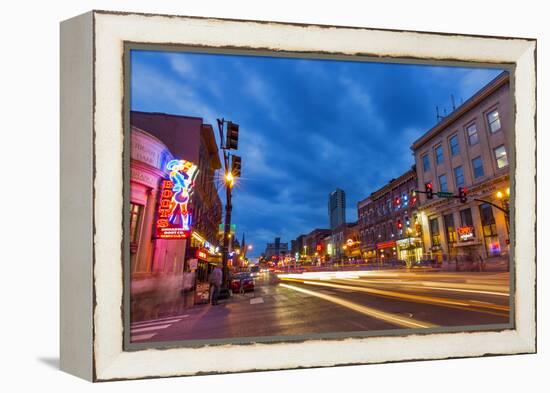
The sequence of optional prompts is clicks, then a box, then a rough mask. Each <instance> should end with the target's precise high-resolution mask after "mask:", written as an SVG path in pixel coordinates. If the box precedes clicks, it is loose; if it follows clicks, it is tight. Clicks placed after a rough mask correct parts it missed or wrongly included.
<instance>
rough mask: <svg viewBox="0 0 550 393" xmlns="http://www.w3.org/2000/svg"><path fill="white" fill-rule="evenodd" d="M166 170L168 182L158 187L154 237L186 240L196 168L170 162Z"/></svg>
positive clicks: (173, 161) (189, 164)
mask: <svg viewBox="0 0 550 393" xmlns="http://www.w3.org/2000/svg"><path fill="white" fill-rule="evenodd" d="M166 169H168V170H169V171H170V180H163V181H162V183H161V187H160V196H159V207H158V211H157V213H158V214H157V222H156V237H157V238H160V239H186V238H188V237H189V233H190V231H191V225H192V218H193V216H192V213H191V211H190V210H189V208H188V204H189V200H190V198H191V194H192V192H193V186H194V180H195V177H196V175H197V172H198V167H197V166H196V165H195V164H193V163H192V162H191V161H186V160H172V161H169V162H168V163H167V164H166Z"/></svg>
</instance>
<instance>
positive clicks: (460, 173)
mask: <svg viewBox="0 0 550 393" xmlns="http://www.w3.org/2000/svg"><path fill="white" fill-rule="evenodd" d="M453 171H454V174H455V184H456V186H457V187H462V186H463V185H464V170H463V169H462V167H461V166H457V167H456V168H455V169H454V170H453Z"/></svg>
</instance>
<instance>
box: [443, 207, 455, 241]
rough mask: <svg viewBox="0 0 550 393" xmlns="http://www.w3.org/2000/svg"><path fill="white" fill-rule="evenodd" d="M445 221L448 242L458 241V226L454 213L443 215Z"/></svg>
mask: <svg viewBox="0 0 550 393" xmlns="http://www.w3.org/2000/svg"><path fill="white" fill-rule="evenodd" d="M443 221H444V222H445V233H446V235H447V243H448V244H451V243H456V228H455V220H454V217H453V214H452V213H451V214H446V215H444V216H443Z"/></svg>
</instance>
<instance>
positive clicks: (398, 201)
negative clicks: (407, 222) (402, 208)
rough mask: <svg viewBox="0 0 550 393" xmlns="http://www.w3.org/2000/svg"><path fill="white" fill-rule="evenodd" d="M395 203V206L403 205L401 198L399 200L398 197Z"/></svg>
mask: <svg viewBox="0 0 550 393" xmlns="http://www.w3.org/2000/svg"><path fill="white" fill-rule="evenodd" d="M394 203H395V206H399V205H401V198H399V197H398V196H396V197H395V199H394Z"/></svg>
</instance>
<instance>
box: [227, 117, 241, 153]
mask: <svg viewBox="0 0 550 393" xmlns="http://www.w3.org/2000/svg"><path fill="white" fill-rule="evenodd" d="M238 145H239V125H238V124H236V123H233V122H231V121H229V122H227V136H226V140H225V147H226V148H227V149H234V150H237V146H238Z"/></svg>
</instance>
